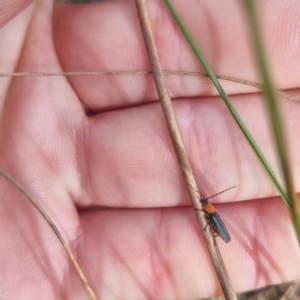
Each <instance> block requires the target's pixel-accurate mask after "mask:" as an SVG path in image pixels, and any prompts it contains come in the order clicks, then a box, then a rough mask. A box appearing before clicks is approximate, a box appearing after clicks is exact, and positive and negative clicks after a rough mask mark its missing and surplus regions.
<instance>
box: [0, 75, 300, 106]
mask: <svg viewBox="0 0 300 300" xmlns="http://www.w3.org/2000/svg"><path fill="white" fill-rule="evenodd" d="M148 74H152V71H151V70H125V71H66V72H47V71H41V72H4V73H0V77H35V76H50V77H51V76H53V77H55V76H99V75H106V76H109V75H113V76H126V75H127V76H128V75H148ZM163 74H164V75H177V76H196V77H199V76H201V77H209V75H208V74H207V73H203V72H193V71H184V70H182V71H181V70H163ZM215 76H216V77H217V78H218V79H221V80H225V81H231V82H235V83H239V84H242V85H247V86H251V87H254V88H257V89H258V90H263V89H264V88H263V86H262V85H261V84H259V83H256V82H252V81H249V80H244V79H240V78H235V77H231V76H226V75H218V74H215ZM276 92H277V95H278V96H281V97H282V98H285V99H287V100H291V101H294V102H297V103H300V98H298V97H293V96H291V95H289V94H287V93H285V92H282V91H276Z"/></svg>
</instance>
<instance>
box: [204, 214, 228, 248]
mask: <svg viewBox="0 0 300 300" xmlns="http://www.w3.org/2000/svg"><path fill="white" fill-rule="evenodd" d="M209 220H210V222H211V225H212V227H213V229H214V230H215V231H216V232H217V233H218V234H219V236H220V237H221V238H222V240H223V241H224V242H226V243H228V242H230V240H231V237H230V234H229V232H228V230H227V228H226V226H225V224H224V222H223V221H222V219H221V217H220V215H219V214H218V213H217V212H214V213H213V214H209Z"/></svg>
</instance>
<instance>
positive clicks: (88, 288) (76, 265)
mask: <svg viewBox="0 0 300 300" xmlns="http://www.w3.org/2000/svg"><path fill="white" fill-rule="evenodd" d="M0 175H1V176H3V177H4V178H5V179H6V180H7V181H9V182H10V183H11V184H12V185H13V186H15V187H16V188H17V189H18V190H19V191H20V192H21V193H22V194H23V195H24V196H25V197H26V198H27V199H28V200H29V201H30V202H31V203H32V204H33V205H34V206H35V208H36V209H37V210H38V211H39V213H40V214H41V215H42V216H43V218H44V219H45V220H46V222H47V223H48V224H49V226H50V227H51V228H52V230H53V231H54V233H55V235H56V236H57V238H58V239H59V241H60V242H61V244H62V245H63V247H64V249H65V250H66V252H67V254H68V256H69V258H70V260H71V262H72V264H73V266H74V268H75V270H76V272H77V274H78V276H79V277H80V280H81V281H82V283H83V285H84V287H85V289H86V291H87V292H88V294H89V296H90V298H91V299H92V300H97V297H96V294H95V292H94V291H93V289H92V288H91V286H90V284H89V283H88V281H87V279H86V277H85V275H84V273H83V271H82V269H81V267H80V266H79V263H78V262H77V260H76V258H75V255H74V254H73V252H72V251H71V249H70V247H69V245H68V244H67V242H66V241H65V239H64V238H63V236H62V235H61V233H60V232H59V230H58V229H57V227H56V226H55V224H54V223H53V221H52V220H51V219H50V217H49V216H48V214H47V213H46V212H45V210H44V209H43V208H42V206H41V205H40V204H39V203H38V202H37V201H36V200H35V199H34V198H33V197H32V196H31V195H30V194H29V193H28V192H27V190H26V189H25V188H24V187H23V186H22V185H21V184H20V183H18V182H17V181H16V180H15V179H14V178H13V177H12V176H10V175H9V174H8V173H6V172H5V171H3V170H2V169H0Z"/></svg>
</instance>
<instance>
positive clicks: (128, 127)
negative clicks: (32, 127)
mask: <svg viewBox="0 0 300 300" xmlns="http://www.w3.org/2000/svg"><path fill="white" fill-rule="evenodd" d="M233 103H234V105H235V106H236V108H237V110H238V111H239V113H240V114H241V116H242V118H243V119H244V121H245V123H246V125H247V126H248V128H250V131H251V133H252V134H253V136H254V138H255V139H256V140H257V143H258V145H259V146H260V147H261V149H262V151H263V153H264V155H265V156H266V157H267V159H268V161H269V163H270V165H271V167H272V168H273V169H274V170H275V172H276V174H277V176H278V174H280V173H279V171H278V170H279V168H278V165H277V159H276V152H275V150H274V147H273V141H272V136H271V135H270V132H269V125H268V117H267V116H266V115H265V109H264V106H263V99H261V97H260V96H259V95H247V96H234V97H233ZM173 104H174V108H175V113H176V117H177V120H178V123H179V127H180V130H181V134H182V137H183V139H184V144H185V145H186V148H187V153H188V156H189V159H190V161H191V164H192V168H193V172H194V174H195V177H196V180H197V182H198V184H199V189H200V191H201V192H202V193H203V194H204V195H206V196H209V195H213V194H215V193H217V192H219V191H222V190H224V189H226V188H229V187H231V186H235V185H237V188H236V189H234V190H231V191H228V192H226V193H224V194H222V195H220V196H218V197H216V198H215V199H212V201H240V200H245V199H253V198H263V197H270V196H272V195H276V194H277V191H276V190H275V188H274V186H273V184H272V183H271V181H270V179H269V177H268V176H267V174H266V172H265V170H264V169H263V167H262V166H261V164H260V162H259V161H258V159H257V157H256V156H255V154H254V152H253V150H252V149H251V148H250V146H249V144H248V142H247V140H246V139H245V137H244V136H243V135H242V133H241V132H240V129H239V128H238V126H237V125H236V124H235V122H234V120H233V119H232V116H231V115H230V114H229V113H228V111H227V109H226V107H225V105H224V104H223V103H222V102H221V101H220V100H219V99H218V98H206V99H204V98H203V99H202V101H201V102H199V101H197V100H196V99H192V100H191V99H190V100H188V99H184V100H176V101H173ZM282 104H283V105H282V111H283V113H284V117H285V120H286V123H287V124H286V129H287V132H288V133H289V142H290V143H289V146H290V147H289V149H290V152H289V155H290V159H291V161H292V162H293V164H294V165H297V162H298V161H299V160H300V154H299V151H298V149H299V145H298V139H295V138H294V136H297V134H298V133H297V130H298V129H297V128H298V126H296V125H295V124H297V122H298V121H297V120H298V119H299V116H298V114H299V113H298V112H299V110H298V106H297V104H295V103H293V102H283V103H282ZM86 131H87V132H89V134H88V135H87V136H86V139H85V144H83V145H80V146H81V147H84V149H85V151H82V153H83V154H82V156H81V160H80V161H81V165H82V167H81V169H82V170H83V173H82V174H83V175H82V178H86V179H88V180H87V181H85V182H84V185H83V190H85V191H86V194H88V195H90V197H80V198H78V201H77V204H78V205H85V206H86V205H87V203H89V204H94V205H106V206H122V207H123V206H130V207H163V206H173V205H175V206H177V205H188V204H189V200H188V197H187V193H186V188H185V187H184V185H183V179H182V176H181V172H180V169H179V167H178V163H177V159H176V157H175V154H174V150H173V146H172V143H171V141H170V138H169V134H168V133H167V129H166V125H165V121H164V119H163V115H162V112H161V108H160V106H159V104H151V105H150V104H149V105H144V106H141V107H135V108H130V109H126V110H117V111H113V112H107V113H102V114H100V115H95V116H94V117H91V118H90V122H89V124H88V129H87V130H86ZM86 164H87V165H86ZM293 171H294V180H295V186H296V189H297V190H299V188H300V181H299V180H300V178H299V174H298V173H299V172H298V170H297V169H296V168H295V169H294V170H293ZM87 199H90V202H88V200H87ZM221 199H222V200H221Z"/></svg>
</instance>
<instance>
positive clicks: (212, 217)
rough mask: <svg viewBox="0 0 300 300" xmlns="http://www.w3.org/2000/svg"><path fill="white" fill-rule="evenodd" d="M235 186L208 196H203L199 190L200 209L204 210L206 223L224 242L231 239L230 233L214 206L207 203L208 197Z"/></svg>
mask: <svg viewBox="0 0 300 300" xmlns="http://www.w3.org/2000/svg"><path fill="white" fill-rule="evenodd" d="M234 187H236V186H233V187H231V188H229V189H226V190H224V191H222V192H220V193H218V194H215V195H213V196H210V197H208V198H205V197H204V196H203V195H202V194H201V193H200V192H199V194H200V197H199V200H200V203H201V205H202V209H201V210H202V211H204V213H205V214H206V218H207V221H208V224H209V225H210V226H211V228H212V230H213V232H214V233H215V234H216V236H220V238H221V239H222V240H223V241H224V242H225V243H228V242H230V241H231V237H230V234H229V232H228V229H227V228H226V226H225V223H224V222H223V220H222V219H221V217H220V215H219V213H218V212H217V210H216V208H215V207H214V206H213V205H212V204H211V203H209V201H208V199H210V198H212V197H215V196H217V195H219V194H221V193H224V192H226V191H228V190H230V189H233V188H234Z"/></svg>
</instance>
